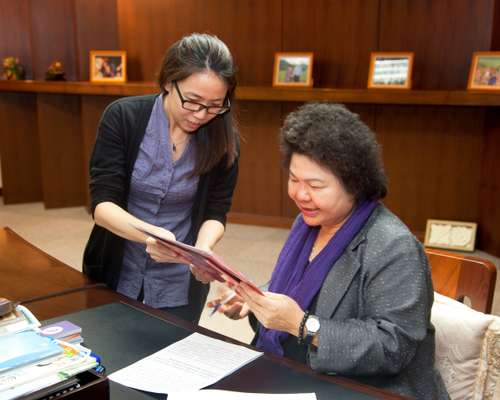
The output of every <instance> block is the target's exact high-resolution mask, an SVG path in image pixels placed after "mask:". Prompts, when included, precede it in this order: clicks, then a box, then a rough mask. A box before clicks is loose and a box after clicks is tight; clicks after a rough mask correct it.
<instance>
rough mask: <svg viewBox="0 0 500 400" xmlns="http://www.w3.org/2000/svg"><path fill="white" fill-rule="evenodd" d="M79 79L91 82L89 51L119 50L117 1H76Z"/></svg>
mask: <svg viewBox="0 0 500 400" xmlns="http://www.w3.org/2000/svg"><path fill="white" fill-rule="evenodd" d="M75 23H76V43H77V45H78V46H77V52H78V54H77V57H78V60H77V64H78V66H79V71H78V79H79V80H82V81H87V80H89V51H90V50H118V49H119V45H118V21H117V15H116V0H106V1H101V0H85V1H78V0H75Z"/></svg>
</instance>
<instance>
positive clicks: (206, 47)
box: [158, 33, 239, 175]
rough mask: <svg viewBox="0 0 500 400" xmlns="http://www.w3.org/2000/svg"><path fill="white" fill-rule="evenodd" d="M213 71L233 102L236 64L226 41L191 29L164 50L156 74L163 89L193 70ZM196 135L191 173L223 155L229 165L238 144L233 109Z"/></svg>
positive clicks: (198, 172)
mask: <svg viewBox="0 0 500 400" xmlns="http://www.w3.org/2000/svg"><path fill="white" fill-rule="evenodd" d="M207 69H208V70H210V71H213V72H214V73H215V74H216V75H217V76H218V77H219V78H221V79H222V80H223V81H224V83H225V84H226V85H227V87H228V90H227V96H226V97H227V99H226V101H227V100H229V101H230V102H231V103H233V99H234V92H235V89H236V66H235V64H234V62H233V57H232V55H231V52H230V51H229V49H228V48H227V46H226V44H225V43H224V42H223V41H222V40H220V39H219V38H217V37H216V36H213V35H209V34H201V33H192V34H191V35H189V36H185V37H183V38H182V39H181V40H179V41H177V42H175V43H174V44H173V45H172V46H171V47H170V48H169V49H168V50H167V52H166V54H165V56H164V58H163V62H162V63H161V67H160V72H159V74H158V84H159V85H160V90H161V91H162V93H166V89H165V86H166V85H167V84H168V83H171V82H174V81H182V80H183V79H186V78H187V77H189V76H191V75H192V74H194V73H197V72H202V71H206V70H207ZM194 136H195V143H196V164H195V168H194V171H193V173H194V174H195V175H201V174H203V173H206V172H208V171H209V170H210V169H211V168H213V167H214V166H215V165H216V164H217V163H218V162H219V161H220V160H221V159H222V158H223V157H226V162H227V166H228V167H229V166H231V165H232V164H233V163H234V161H235V159H236V157H237V155H238V147H239V133H238V130H237V128H236V124H235V120H234V116H233V112H232V110H229V111H228V112H226V113H225V114H223V115H217V116H216V117H215V118H213V119H212V120H211V121H210V122H208V123H207V124H206V125H204V126H202V127H201V128H200V129H199V130H198V131H197V132H196V135H194Z"/></svg>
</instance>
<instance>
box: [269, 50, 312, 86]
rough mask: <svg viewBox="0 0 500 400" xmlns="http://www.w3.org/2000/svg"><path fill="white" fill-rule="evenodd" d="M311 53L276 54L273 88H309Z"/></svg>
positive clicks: (310, 84)
mask: <svg viewBox="0 0 500 400" xmlns="http://www.w3.org/2000/svg"><path fill="white" fill-rule="evenodd" d="M312 69H313V53H276V54H275V56H274V72H273V86H291V87H293V86H299V87H311V86H312V85H313V81H312Z"/></svg>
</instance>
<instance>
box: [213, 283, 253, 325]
mask: <svg viewBox="0 0 500 400" xmlns="http://www.w3.org/2000/svg"><path fill="white" fill-rule="evenodd" d="M232 293H233V291H232V290H231V289H229V288H228V287H226V286H222V285H221V286H220V287H219V288H218V289H217V297H216V298H214V299H212V300H210V301H208V302H207V307H210V308H214V307H215V306H217V305H218V304H220V303H221V302H223V301H224V300H225V299H226V298H227V297H228V296H230V295H231V294H232ZM217 312H219V313H223V314H224V315H225V316H226V317H228V318H231V319H242V318H245V317H246V316H247V315H248V313H249V312H250V309H249V307H248V305H247V304H246V303H245V302H244V301H243V299H242V298H241V297H240V296H239V295H235V296H234V297H233V298H232V299H231V300H229V301H228V302H227V303H226V304H223V305H221V306H220V307H219V309H218V310H217Z"/></svg>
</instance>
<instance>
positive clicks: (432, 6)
mask: <svg viewBox="0 0 500 400" xmlns="http://www.w3.org/2000/svg"><path fill="white" fill-rule="evenodd" d="M380 1H381V11H380V33H379V34H380V42H379V50H380V51H413V52H415V60H414V66H413V70H414V72H413V88H415V89H465V88H466V86H467V77H468V74H469V66H470V61H471V56H472V52H474V51H478V50H488V49H489V48H490V42H491V36H490V35H491V30H492V23H493V8H494V3H495V0H438V1H436V0H425V1H424V0H421V1H414V0H380Z"/></svg>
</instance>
